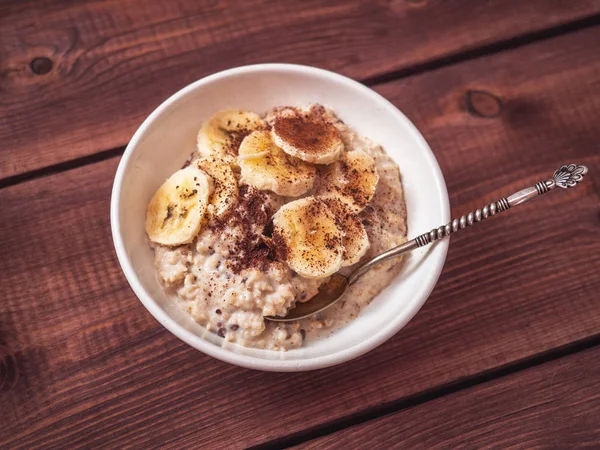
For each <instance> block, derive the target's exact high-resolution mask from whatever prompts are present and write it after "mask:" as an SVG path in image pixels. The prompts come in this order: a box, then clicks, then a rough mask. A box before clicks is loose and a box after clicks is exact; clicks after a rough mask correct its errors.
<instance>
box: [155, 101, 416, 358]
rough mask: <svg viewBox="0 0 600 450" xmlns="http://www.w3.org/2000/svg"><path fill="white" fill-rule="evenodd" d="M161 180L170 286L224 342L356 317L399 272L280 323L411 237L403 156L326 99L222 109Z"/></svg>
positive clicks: (277, 345)
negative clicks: (350, 122) (260, 110)
mask: <svg viewBox="0 0 600 450" xmlns="http://www.w3.org/2000/svg"><path fill="white" fill-rule="evenodd" d="M197 146H198V149H197V151H196V152H194V154H193V155H192V156H191V157H190V159H189V161H188V162H187V163H186V165H185V166H184V168H182V169H181V170H179V171H178V172H176V173H175V174H173V175H172V176H171V177H170V178H169V179H168V180H167V181H165V183H164V184H163V185H162V186H161V187H160V188H159V189H158V191H157V192H156V194H155V195H154V197H153V198H152V200H151V201H150V204H149V205H148V210H147V216H146V232H147V234H148V237H149V239H150V245H151V246H152V248H153V249H154V252H155V266H156V270H157V273H158V277H159V280H160V282H161V284H162V285H163V286H164V289H165V290H166V292H167V293H168V294H169V295H171V296H173V298H175V299H176V301H177V302H179V303H180V304H181V306H182V308H184V309H185V310H186V311H187V312H188V313H189V314H190V315H191V316H192V317H193V318H194V319H195V320H196V321H197V322H198V323H200V324H201V325H203V326H205V327H206V328H207V329H208V330H210V331H212V332H214V333H216V334H217V335H219V336H221V337H222V338H223V339H224V340H225V341H229V342H235V343H238V344H240V345H244V346H248V347H256V348H265V349H271V350H287V349H291V348H297V347H300V346H302V345H303V343H305V342H306V341H307V340H310V339H316V338H319V337H320V336H323V335H325V334H327V333H329V332H331V331H332V330H335V329H336V328H338V327H340V326H342V325H343V324H345V323H347V322H348V321H350V320H352V319H354V318H355V317H356V316H357V315H358V314H359V313H360V311H361V309H362V308H364V307H365V306H366V305H367V304H368V303H369V302H370V301H371V300H372V299H373V298H374V297H375V296H376V295H377V294H378V293H379V292H380V291H381V290H382V289H383V288H385V287H386V286H387V285H388V284H389V283H390V282H391V281H392V279H393V278H394V277H395V276H396V275H397V273H398V272H399V271H400V269H401V265H402V264H401V262H400V259H399V258H398V259H397V260H392V261H390V262H387V263H385V264H382V265H381V266H379V267H377V268H375V269H373V270H371V271H369V272H368V273H366V274H365V275H363V276H362V277H361V278H360V279H359V280H358V281H357V282H356V283H355V284H353V285H352V286H350V287H349V288H348V291H347V293H346V295H345V296H344V298H343V299H342V300H341V301H340V302H338V303H336V304H335V305H333V306H332V307H330V308H328V309H327V310H325V311H323V312H321V313H319V314H317V315H314V316H312V317H310V318H306V319H302V320H299V321H297V322H290V323H277V322H271V321H268V320H266V319H265V316H285V315H286V313H287V312H288V310H290V309H291V308H293V307H294V305H295V304H296V303H297V302H306V301H310V299H311V298H312V297H313V296H314V295H315V294H316V293H317V292H318V289H319V286H321V284H323V283H325V282H327V280H328V279H329V277H330V276H331V275H332V274H334V273H336V272H339V273H342V274H344V275H347V274H348V273H350V272H352V270H353V269H354V268H355V267H356V266H357V264H359V263H360V261H363V260H366V259H370V258H372V257H373V256H375V255H377V254H379V253H382V252H384V251H386V250H388V249H390V248H393V247H395V246H397V245H400V244H402V243H403V242H405V241H406V208H405V203H404V196H403V192H402V184H401V180H400V171H399V168H398V165H397V164H396V163H394V162H393V161H392V159H391V158H390V157H389V156H388V155H387V154H386V153H385V151H384V150H383V149H382V147H381V146H380V145H378V144H376V143H374V142H372V141H371V140H369V139H368V138H366V137H362V136H359V135H358V134H357V133H356V132H355V131H353V130H352V129H351V128H349V127H348V126H347V125H346V124H344V123H343V122H342V121H341V120H340V119H338V118H337V116H336V115H335V113H334V112H333V111H331V110H329V109H327V108H325V107H323V106H320V105H311V106H309V107H306V108H296V107H280V108H274V109H273V110H271V111H269V112H267V113H266V114H265V115H263V116H262V117H261V116H259V115H257V114H254V113H251V112H247V111H224V112H220V113H218V114H216V115H214V116H213V117H212V118H210V119H209V120H208V121H206V122H205V123H204V124H203V125H202V128H201V129H200V131H199V133H198V142H197Z"/></svg>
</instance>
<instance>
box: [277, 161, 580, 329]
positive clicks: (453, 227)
mask: <svg viewBox="0 0 600 450" xmlns="http://www.w3.org/2000/svg"><path fill="white" fill-rule="evenodd" d="M587 171H588V169H587V167H586V166H580V165H576V164H569V165H567V166H562V167H561V168H560V169H558V170H557V171H556V172H554V175H553V177H552V178H551V179H549V180H546V181H541V182H539V183H537V184H536V185H535V186H531V187H528V188H527V189H523V190H521V191H519V192H516V193H514V194H512V195H511V196H509V197H507V198H501V199H500V200H498V201H497V202H493V203H490V204H489V205H486V206H484V207H483V208H481V209H477V210H475V211H472V212H470V213H469V214H467V215H465V216H462V217H461V218H460V219H454V220H453V221H452V222H450V223H448V224H446V225H442V226H441V227H439V228H434V229H433V230H431V231H430V232H428V233H424V234H422V235H420V236H417V237H416V238H414V239H413V240H412V241H408V242H405V243H404V244H402V245H399V246H398V247H395V248H393V249H391V250H388V251H387V252H384V253H381V254H380V255H377V256H376V257H374V258H373V259H370V260H369V261H366V262H364V263H363V264H361V265H360V266H359V267H357V268H356V269H355V270H354V272H352V273H351V274H350V275H349V276H347V277H345V276H344V275H340V274H339V273H336V274H334V275H332V276H331V278H330V279H329V281H327V282H326V283H325V284H323V285H322V286H321V287H320V288H319V292H318V293H317V295H315V296H314V297H313V298H311V299H310V300H308V301H307V302H304V303H296V306H295V307H294V308H292V309H290V310H289V311H288V313H287V315H286V316H285V317H276V316H266V317H265V319H268V320H271V321H274V322H292V321H294V320H298V319H303V318H305V317H309V316H312V315H313V314H316V313H318V312H321V311H323V310H325V309H327V308H329V307H330V306H331V305H333V304H334V303H336V302H337V301H338V300H339V299H340V298H342V297H343V296H344V293H345V292H346V290H347V289H348V286H351V285H352V284H353V283H354V282H355V281H356V280H358V279H359V278H360V277H361V276H362V275H364V274H365V273H366V272H368V271H369V270H371V269H372V268H373V267H375V266H377V265H379V264H381V263H383V262H385V261H387V260H389V259H391V258H395V257H397V256H400V255H402V254H404V253H407V252H410V251H411V250H414V249H415V248H418V247H423V246H425V245H427V244H431V243H432V242H435V241H437V240H439V239H442V238H445V237H447V236H450V235H451V234H452V233H454V232H455V231H458V230H462V229H463V228H467V227H470V226H471V225H473V224H474V223H475V222H481V221H482V220H483V219H487V218H488V217H490V216H494V215H496V214H497V213H499V212H502V211H506V210H507V209H509V208H511V207H513V206H517V205H520V204H521V203H525V202H526V201H529V200H531V199H532V198H534V197H537V196H539V195H542V194H545V193H546V192H549V191H551V190H553V189H554V188H556V187H561V188H564V189H566V188H570V187H573V186H576V185H577V183H579V182H580V181H581V180H582V179H583V176H584V175H585V174H586V173H587Z"/></svg>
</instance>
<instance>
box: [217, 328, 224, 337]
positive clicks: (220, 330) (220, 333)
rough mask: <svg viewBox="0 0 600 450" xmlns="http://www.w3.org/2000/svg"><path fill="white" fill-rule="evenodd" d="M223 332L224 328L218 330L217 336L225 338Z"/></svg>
mask: <svg viewBox="0 0 600 450" xmlns="http://www.w3.org/2000/svg"><path fill="white" fill-rule="evenodd" d="M225 331H226V330H225V328H219V329H218V330H217V334H218V335H219V336H221V337H225Z"/></svg>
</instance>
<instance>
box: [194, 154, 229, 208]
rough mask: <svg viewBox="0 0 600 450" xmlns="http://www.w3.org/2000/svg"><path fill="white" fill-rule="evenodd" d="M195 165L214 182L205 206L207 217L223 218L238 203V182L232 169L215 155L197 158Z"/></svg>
mask: <svg viewBox="0 0 600 450" xmlns="http://www.w3.org/2000/svg"><path fill="white" fill-rule="evenodd" d="M196 165H197V166H198V168H199V169H201V170H203V171H204V172H206V173H207V174H208V175H210V177H211V178H212V180H213V184H214V191H213V193H212V195H211V196H210V198H209V202H208V207H207V212H208V217H209V219H213V218H215V219H222V218H224V217H225V216H226V215H227V214H228V213H229V212H230V211H232V210H233V208H235V206H236V205H237V203H238V182H237V178H236V177H235V174H234V173H233V170H231V167H230V166H229V164H226V163H225V162H223V161H222V160H220V159H218V158H216V157H208V158H202V159H199V160H198V161H197V162H196Z"/></svg>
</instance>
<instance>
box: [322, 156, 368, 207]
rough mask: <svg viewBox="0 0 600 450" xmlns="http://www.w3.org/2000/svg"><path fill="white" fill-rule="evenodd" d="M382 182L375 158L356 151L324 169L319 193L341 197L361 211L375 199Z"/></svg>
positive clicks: (324, 195)
mask: <svg viewBox="0 0 600 450" xmlns="http://www.w3.org/2000/svg"><path fill="white" fill-rule="evenodd" d="M378 182H379V174H378V173H377V169H376V168H375V161H374V160H373V158H371V157H370V156H369V155H367V154H366V153H365V152H363V151H360V150H353V151H351V152H346V153H344V154H343V155H342V157H341V158H340V159H339V160H338V161H336V162H335V163H334V164H332V165H330V166H328V167H327V168H326V169H325V170H324V171H323V173H322V174H321V177H320V179H319V181H318V183H317V185H318V186H317V189H316V194H317V196H318V197H322V198H338V199H340V200H342V201H343V202H344V203H346V205H347V206H348V207H349V208H350V209H352V211H353V212H355V213H359V212H361V211H362V210H363V209H364V208H365V206H367V204H368V203H369V202H370V201H371V200H372V199H373V195H375V190H376V189H377V183H378Z"/></svg>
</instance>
